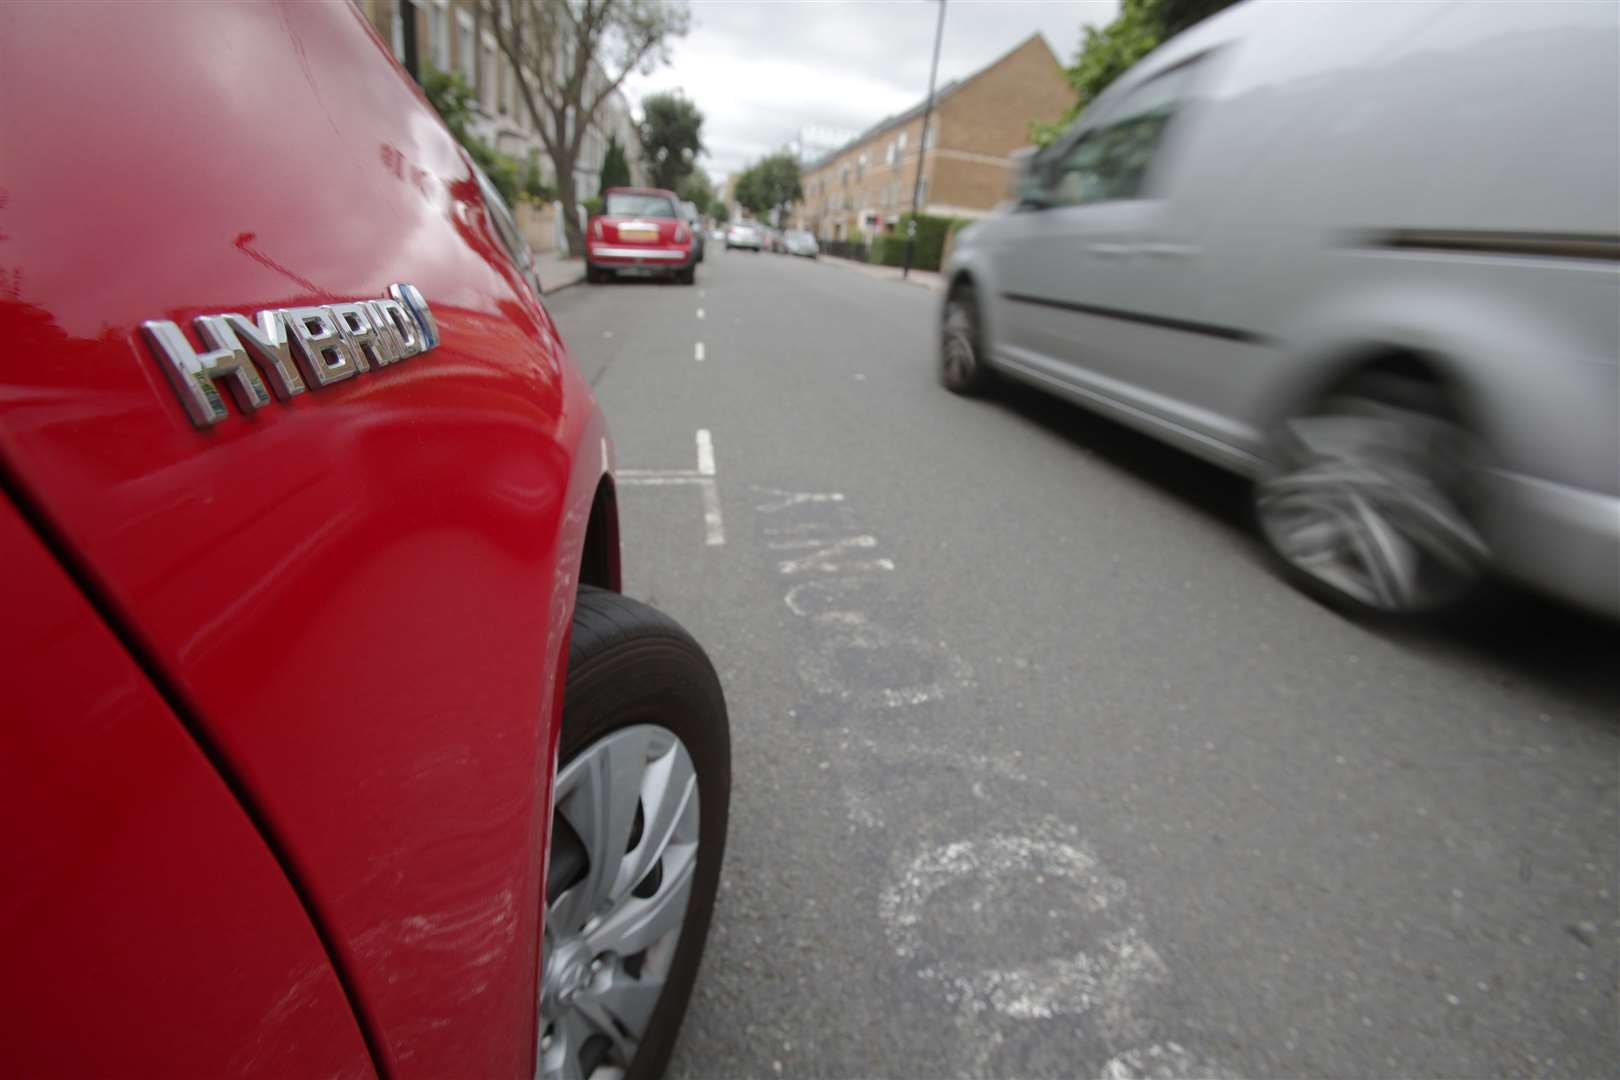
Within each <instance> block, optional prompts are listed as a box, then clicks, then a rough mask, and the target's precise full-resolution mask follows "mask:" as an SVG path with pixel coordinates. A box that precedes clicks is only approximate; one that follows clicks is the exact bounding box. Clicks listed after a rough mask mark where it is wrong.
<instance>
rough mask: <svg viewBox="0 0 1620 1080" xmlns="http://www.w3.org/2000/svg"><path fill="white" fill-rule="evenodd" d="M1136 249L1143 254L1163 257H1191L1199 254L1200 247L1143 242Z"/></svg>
mask: <svg viewBox="0 0 1620 1080" xmlns="http://www.w3.org/2000/svg"><path fill="white" fill-rule="evenodd" d="M1136 250H1138V251H1140V252H1141V253H1142V254H1143V255H1153V256H1156V257H1158V258H1162V259H1189V258H1191V257H1192V256H1194V255H1196V254H1198V248H1197V247H1195V246H1194V245H1192V244H1170V243H1157V244H1143V245H1142V246H1141V247H1139V248H1137V249H1136Z"/></svg>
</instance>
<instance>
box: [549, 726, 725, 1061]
mask: <svg viewBox="0 0 1620 1080" xmlns="http://www.w3.org/2000/svg"><path fill="white" fill-rule="evenodd" d="M553 806H554V808H555V809H554V813H555V822H554V824H553V826H552V834H553V851H552V857H551V872H552V873H571V874H572V877H573V880H572V881H569V882H553V883H550V884H549V885H548V892H550V893H552V895H553V896H554V899H553V900H552V901H551V902H550V903H549V904H548V905H547V908H546V920H545V941H544V963H543V965H542V967H541V976H540V1053H539V1075H540V1076H541V1077H544V1078H547V1080H576V1078H577V1080H607V1078H612V1077H621V1076H623V1075H624V1073H625V1070H627V1069H628V1068H629V1066H630V1063H631V1061H633V1060H634V1059H635V1056H636V1049H637V1047H638V1046H640V1044H641V1039H642V1036H643V1034H644V1033H645V1032H646V1030H647V1024H648V1022H649V1021H650V1020H651V1018H652V1015H653V1010H654V1009H655V1008H656V1007H657V1005H658V1000H659V997H660V995H661V994H662V992H663V989H664V982H665V978H666V977H667V975H668V973H669V969H670V964H671V963H672V961H673V959H674V956H675V947H676V945H677V944H678V942H679V938H680V933H681V925H682V923H683V921H684V920H685V918H686V908H687V902H688V899H689V898H690V895H691V888H692V879H693V874H694V871H695V869H696V867H697V854H698V786H697V773H696V771H695V770H694V769H693V767H692V758H691V756H690V755H689V754H688V753H687V750H686V746H685V745H684V744H683V743H682V742H681V740H680V739H679V738H678V737H676V735H675V734H674V733H673V732H670V731H669V730H667V729H665V728H662V727H659V726H657V725H655V724H638V725H636V726H634V727H628V728H622V729H620V730H618V731H615V732H612V733H611V734H609V735H607V736H605V737H603V738H602V739H599V740H598V741H596V742H594V743H592V744H590V745H589V746H587V747H586V748H585V749H584V750H582V751H581V752H580V753H579V755H578V756H576V757H575V758H574V759H573V760H572V761H570V762H569V763H568V764H567V765H566V766H564V767H563V769H562V770H561V771H560V772H559V773H558V774H557V782H556V785H555V791H554V794H553ZM565 829H566V830H570V832H564V830H565ZM559 836H561V837H563V838H564V840H565V843H564V844H563V846H564V847H567V848H569V849H571V850H570V851H569V852H568V853H566V854H564V855H563V856H561V857H560V856H559V839H558V838H559ZM576 839H577V843H575V841H576ZM569 855H571V856H572V857H571V858H570V857H568V856H569ZM557 885H566V887H565V888H564V889H563V891H562V892H561V893H560V894H557V893H556V891H555V886H557Z"/></svg>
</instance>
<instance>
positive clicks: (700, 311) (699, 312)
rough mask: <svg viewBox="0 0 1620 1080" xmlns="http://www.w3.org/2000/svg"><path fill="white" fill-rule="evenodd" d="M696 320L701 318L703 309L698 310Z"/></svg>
mask: <svg viewBox="0 0 1620 1080" xmlns="http://www.w3.org/2000/svg"><path fill="white" fill-rule="evenodd" d="M698 318H700V319H701V318H703V309H702V308H698Z"/></svg>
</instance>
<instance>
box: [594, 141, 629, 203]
mask: <svg viewBox="0 0 1620 1080" xmlns="http://www.w3.org/2000/svg"><path fill="white" fill-rule="evenodd" d="M629 186H630V159H628V158H626V157H625V156H624V147H622V146H620V145H619V139H618V136H616V135H609V136H608V144H607V149H606V150H604V151H603V152H602V182H601V184H599V185H598V186H597V191H596V193H597V194H598V195H600V194H602V192H604V191H606V190H607V189H608V188H613V187H629Z"/></svg>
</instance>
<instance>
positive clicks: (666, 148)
mask: <svg viewBox="0 0 1620 1080" xmlns="http://www.w3.org/2000/svg"><path fill="white" fill-rule="evenodd" d="M638 131H639V134H640V136H641V153H642V158H643V160H645V161H646V163H647V167H648V170H649V171H650V173H651V175H652V185H653V187H661V188H668V189H670V190H671V191H675V190H678V189H679V188H680V185H681V182H682V181H683V180H685V179H686V178H687V177H688V176H690V175H691V174H692V170H693V169H694V168H696V166H697V159H698V155H699V154H701V153H703V114H702V113H701V112H699V111H698V107H697V106H696V105H694V104H692V102H690V101H688V100H687V99H686V98H685V97H683V96H682V95H680V94H679V93H674V94H653V95H651V96H649V97H646V98H644V99H642V102H641V124H640V125H639V128H638Z"/></svg>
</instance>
